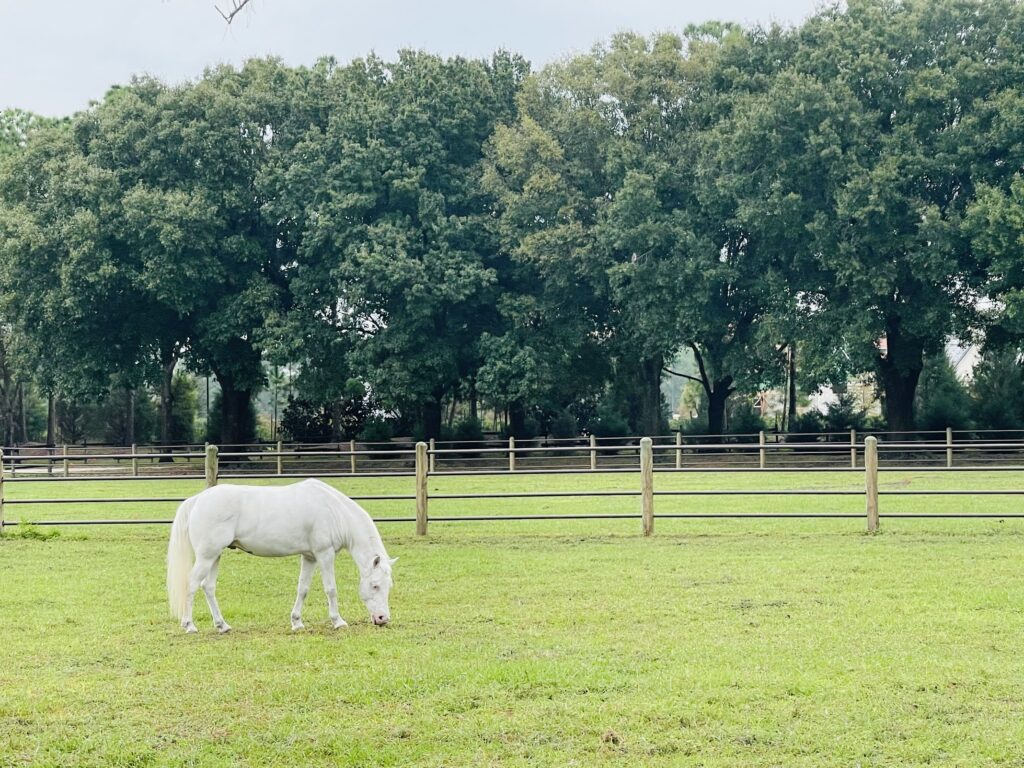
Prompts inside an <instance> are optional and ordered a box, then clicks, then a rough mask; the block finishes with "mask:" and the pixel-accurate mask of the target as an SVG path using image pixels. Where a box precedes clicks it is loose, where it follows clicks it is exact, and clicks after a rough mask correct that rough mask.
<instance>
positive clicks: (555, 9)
mask: <svg viewBox="0 0 1024 768" xmlns="http://www.w3.org/2000/svg"><path fill="white" fill-rule="evenodd" d="M230 2H231V0H0V109H3V108H6V107H20V108H22V109H29V110H32V111H34V112H39V113H42V114H45V115H51V116H57V115H64V114H70V113H72V112H74V111H77V110H79V109H82V108H84V107H86V106H87V105H88V104H89V102H90V101H91V100H96V99H100V98H102V96H103V94H104V93H105V92H106V91H107V89H108V88H109V87H110V86H111V85H113V84H115V83H124V82H127V81H128V80H129V79H130V78H131V76H132V75H133V74H137V73H148V74H152V75H156V76H158V77H160V78H162V79H164V80H167V81H171V82H178V81H181V80H185V79H190V78H195V77H197V76H198V75H199V74H201V73H202V71H203V68H204V67H206V66H208V65H211V64H216V63H219V62H232V63H238V62H241V61H243V60H244V59H246V58H250V57H252V56H266V55H274V56H280V57H281V58H283V59H284V60H285V61H286V62H288V63H289V64H309V63H312V62H313V61H315V60H316V59H317V58H318V57H320V56H324V55H333V56H335V57H336V58H337V59H338V60H339V61H342V62H344V61H348V60H350V59H353V58H356V57H359V56H363V55H365V54H366V53H368V52H370V51H371V50H372V51H376V52H377V53H378V54H380V55H382V56H384V57H385V58H388V57H390V56H392V55H393V54H394V53H395V51H397V50H398V49H400V48H423V49H426V50H429V51H432V52H435V53H440V54H444V55H456V54H461V55H464V56H470V57H479V56H488V55H489V54H490V53H491V52H492V51H494V50H495V49H496V48H499V47H504V48H508V49H510V50H514V51H517V52H519V53H522V54H523V55H524V56H526V57H527V58H528V59H530V61H532V62H533V64H534V66H535V67H538V66H540V65H543V64H544V63H546V62H548V61H551V60H552V59H556V58H559V57H561V56H563V55H564V54H567V53H571V52H578V51H585V50H587V49H588V48H590V46H591V45H592V44H593V43H594V42H596V41H598V40H602V39H605V38H607V37H608V36H609V35H611V34H613V33H614V32H616V31H619V30H622V29H633V30H636V31H639V32H643V33H650V32H655V31H660V30H676V31H678V30H681V29H682V28H683V27H684V26H686V25H687V24H689V23H693V22H700V21H705V20H708V19H712V18H713V19H722V20H726V21H740V22H764V23H767V22H771V21H777V22H780V23H783V24H796V23H799V22H800V21H802V20H803V19H804V18H806V17H807V16H808V15H810V14H811V13H812V12H813V11H814V10H815V8H816V7H817V5H818V2H816V0H717V2H714V3H708V2H691V1H690V0H677V1H676V2H673V1H672V0H615V1H614V2H613V1H611V0H591V1H590V2H588V1H587V0H567V1H565V2H556V1H555V0H504V2H500V3H499V2H486V0H476V1H475V2H474V1H473V0H376V1H375V2H366V0H361V2H355V1H354V0H252V2H251V3H250V7H248V8H246V9H245V10H244V11H243V12H242V14H240V15H239V16H238V17H237V18H236V20H235V22H234V24H232V26H231V27H230V28H228V27H226V25H225V24H224V21H223V20H222V19H221V18H220V16H218V15H217V12H216V10H214V5H215V4H217V3H219V4H220V5H221V7H222V8H224V7H226V6H227V5H228V4H230Z"/></svg>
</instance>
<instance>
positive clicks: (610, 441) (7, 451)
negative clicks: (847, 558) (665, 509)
mask: <svg viewBox="0 0 1024 768" xmlns="http://www.w3.org/2000/svg"><path fill="white" fill-rule="evenodd" d="M986 434H989V435H993V437H986V436H985V435H986ZM869 436H873V437H877V438H879V439H880V440H881V450H882V458H883V460H884V461H885V463H893V462H899V463H901V464H903V465H906V466H908V467H910V466H914V465H933V464H938V465H942V464H943V463H944V464H945V466H947V467H952V466H953V465H954V456H956V458H957V462H956V463H957V464H958V465H966V466H972V465H979V464H980V465H988V464H991V463H994V462H998V461H1003V462H1005V460H1006V459H1007V458H1016V454H1017V453H1018V452H1019V451H1021V450H1024V430H998V431H996V430H990V431H988V432H987V433H986V432H985V431H976V430H975V431H970V432H967V431H957V430H952V429H946V430H944V431H937V432H906V433H898V434H896V435H895V436H894V435H892V434H885V435H882V434H874V435H871V434H858V433H857V432H856V430H849V431H848V432H831V433H824V434H818V433H788V434H782V433H779V434H776V433H770V432H760V433H752V434H749V435H692V436H684V435H682V434H681V433H679V432H676V433H673V434H672V435H663V436H658V437H652V438H651V439H652V441H653V444H654V446H655V447H656V448H657V450H658V452H657V454H656V457H655V461H656V463H657V464H658V466H664V465H669V466H672V465H674V466H675V468H677V469H681V468H683V466H684V465H685V466H695V467H700V468H705V469H712V468H730V467H735V468H741V467H747V466H750V465H752V464H753V465H754V466H757V467H758V468H765V467H766V466H768V464H769V463H771V465H772V466H773V467H774V468H786V467H789V466H793V467H795V468H801V469H813V468H818V467H822V468H836V467H840V466H847V465H848V466H850V467H856V466H858V464H857V462H858V458H857V457H858V448H857V446H858V445H861V444H862V441H863V440H864V439H865V438H866V437H869ZM640 440H641V438H640V437H607V438H598V437H594V436H590V437H588V438H566V439H554V438H531V439H528V440H518V441H517V440H516V439H515V438H511V437H510V438H507V439H501V440H499V439H490V440H481V441H445V442H442V441H434V440H431V441H429V444H428V447H429V449H430V453H429V457H430V471H438V470H439V469H451V470H454V469H458V470H472V469H476V468H478V469H481V470H491V469H496V468H503V467H504V466H506V462H507V466H508V469H509V471H526V470H555V469H591V470H595V471H596V470H602V471H608V470H613V469H616V468H623V469H629V468H632V467H635V466H636V464H637V461H638V458H637V457H638V456H639V451H640ZM751 445H756V446H757V447H758V450H757V451H756V452H752V451H751V450H750V446H751ZM666 447H667V448H669V449H672V450H668V451H666V450H665V449H666ZM219 448H220V450H221V451H222V452H223V453H222V454H221V455H222V457H224V458H229V457H230V458H232V459H233V460H234V465H235V466H234V471H236V472H237V473H240V474H242V473H245V474H277V475H283V474H285V468H286V467H287V468H289V469H292V470H294V471H314V470H315V471H319V472H321V473H326V474H329V475H333V474H336V473H346V474H357V473H358V474H365V473H373V474H376V473H380V474H386V473H389V472H394V473H402V472H408V473H411V471H412V469H413V466H412V464H413V461H412V457H413V455H414V453H415V442H413V441H411V440H407V441H391V442H378V443H370V442H361V441H360V442H357V441H355V440H350V441H348V442H341V443H289V444H286V443H283V442H278V443H276V444H246V445H221V446H219ZM204 450H205V444H188V445H185V444H182V445H173V446H136V445H132V446H124V447H120V446H76V445H61V446H54V447H45V446H18V447H6V448H0V452H2V453H3V455H4V456H5V460H4V467H5V469H6V471H7V472H8V473H10V474H12V475H17V474H19V473H39V472H44V473H46V474H47V475H55V474H62V475H64V476H70V475H71V474H76V475H87V474H88V475H96V474H102V473H103V472H105V471H106V472H109V473H111V474H113V475H118V474H122V473H125V470H126V467H130V473H131V475H132V476H143V475H146V476H149V475H159V476H164V475H178V474H182V473H183V472H188V471H189V470H190V468H192V465H194V464H197V463H198V462H200V461H201V459H202V456H203V451H204ZM197 471H198V470H197ZM82 479H84V477H83V478H82Z"/></svg>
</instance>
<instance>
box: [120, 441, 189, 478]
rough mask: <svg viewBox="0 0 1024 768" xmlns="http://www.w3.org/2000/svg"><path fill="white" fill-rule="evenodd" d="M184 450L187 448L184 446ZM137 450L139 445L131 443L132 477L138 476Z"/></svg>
mask: <svg viewBox="0 0 1024 768" xmlns="http://www.w3.org/2000/svg"><path fill="white" fill-rule="evenodd" d="M186 450H188V449H187V448H186ZM138 452H139V447H138V446H137V445H136V444H135V443H132V477H138V476H139V457H138V456H137V455H136V454H137V453H138Z"/></svg>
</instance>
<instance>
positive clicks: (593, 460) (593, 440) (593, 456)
mask: <svg viewBox="0 0 1024 768" xmlns="http://www.w3.org/2000/svg"><path fill="white" fill-rule="evenodd" d="M590 468H591V469H592V470H596V469H597V435H593V434H592V435H591V436H590Z"/></svg>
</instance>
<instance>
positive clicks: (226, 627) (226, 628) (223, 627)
mask: <svg viewBox="0 0 1024 768" xmlns="http://www.w3.org/2000/svg"><path fill="white" fill-rule="evenodd" d="M217 631H218V632H220V633H221V634H222V635H225V634H227V633H228V632H230V631H231V625H230V624H228V623H227V622H226V621H224V622H221V623H220V624H218V625H217Z"/></svg>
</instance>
